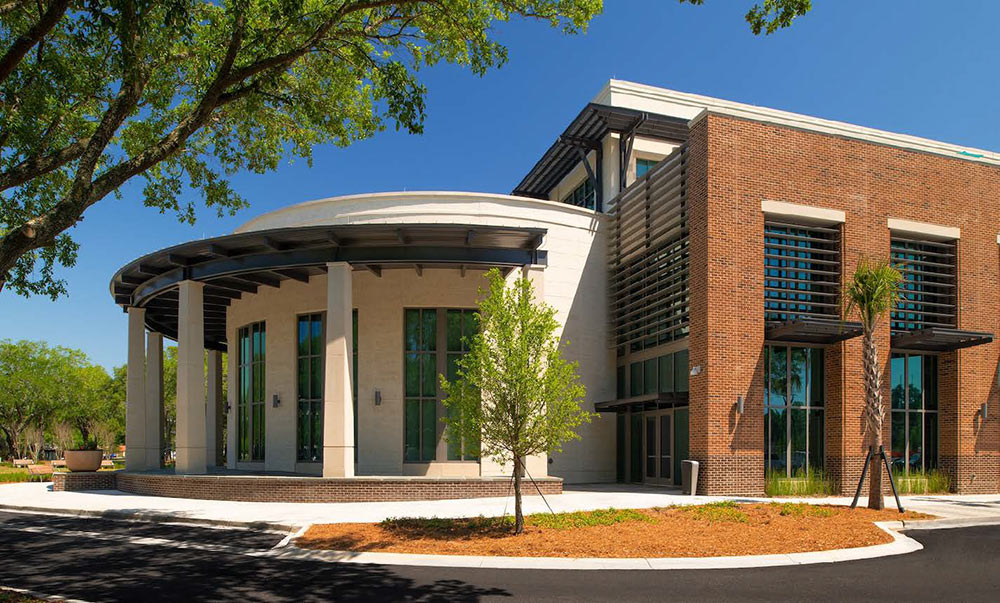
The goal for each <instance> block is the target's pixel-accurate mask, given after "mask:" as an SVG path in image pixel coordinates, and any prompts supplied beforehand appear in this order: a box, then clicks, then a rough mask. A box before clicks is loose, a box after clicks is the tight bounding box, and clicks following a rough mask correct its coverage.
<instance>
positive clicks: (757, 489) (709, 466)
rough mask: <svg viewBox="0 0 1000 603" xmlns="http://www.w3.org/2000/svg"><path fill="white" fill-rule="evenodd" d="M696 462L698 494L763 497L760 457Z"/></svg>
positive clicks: (711, 458) (716, 457)
mask: <svg viewBox="0 0 1000 603" xmlns="http://www.w3.org/2000/svg"><path fill="white" fill-rule="evenodd" d="M697 460H698V461H699V466H698V494H702V495H723V494H726V495H733V496H763V495H764V459H763V458H762V457H761V456H760V455H757V454H730V455H711V456H709V457H707V458H703V459H697Z"/></svg>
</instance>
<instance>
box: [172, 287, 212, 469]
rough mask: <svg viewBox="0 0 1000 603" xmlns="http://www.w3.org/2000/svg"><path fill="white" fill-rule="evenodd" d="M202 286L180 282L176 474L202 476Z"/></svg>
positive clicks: (203, 414) (203, 403)
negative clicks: (199, 474)
mask: <svg viewBox="0 0 1000 603" xmlns="http://www.w3.org/2000/svg"><path fill="white" fill-rule="evenodd" d="M204 288H205V286H204V285H203V284H202V283H198V282H195V281H181V283H180V287H179V303H178V309H177V464H176V472H177V473H182V474H184V473H190V474H197V473H205V470H206V466H207V461H206V459H207V457H206V454H207V450H206V446H205V312H204V306H203V299H204Z"/></svg>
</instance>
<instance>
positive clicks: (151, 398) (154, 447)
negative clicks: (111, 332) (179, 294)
mask: <svg viewBox="0 0 1000 603" xmlns="http://www.w3.org/2000/svg"><path fill="white" fill-rule="evenodd" d="M162 464H163V335H161V334H160V333H154V332H152V331H150V332H149V334H148V335H147V336H146V468H147V469H159V468H160V467H161V466H162Z"/></svg>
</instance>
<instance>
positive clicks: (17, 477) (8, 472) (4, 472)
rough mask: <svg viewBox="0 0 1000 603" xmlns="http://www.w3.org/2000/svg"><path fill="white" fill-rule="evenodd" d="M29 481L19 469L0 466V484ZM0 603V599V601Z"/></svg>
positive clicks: (28, 477) (28, 474)
mask: <svg viewBox="0 0 1000 603" xmlns="http://www.w3.org/2000/svg"><path fill="white" fill-rule="evenodd" d="M30 480H31V474H30V473H28V470H27V469H23V468H21V467H6V466H0V484H17V483H20V482H26V481H30ZM0 601H2V599H0Z"/></svg>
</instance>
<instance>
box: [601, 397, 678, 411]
mask: <svg viewBox="0 0 1000 603" xmlns="http://www.w3.org/2000/svg"><path fill="white" fill-rule="evenodd" d="M688 398H689V394H688V392H678V393H672V394H668V393H659V394H650V395H646V396H634V397H632V398H622V399H621V400H607V401H604V402H597V403H596V404H594V410H596V411H597V412H617V411H619V410H624V409H626V408H637V407H638V408H660V407H670V406H683V405H687V403H688Z"/></svg>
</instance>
